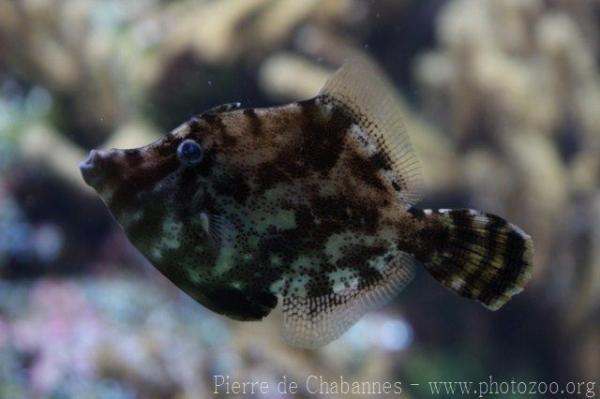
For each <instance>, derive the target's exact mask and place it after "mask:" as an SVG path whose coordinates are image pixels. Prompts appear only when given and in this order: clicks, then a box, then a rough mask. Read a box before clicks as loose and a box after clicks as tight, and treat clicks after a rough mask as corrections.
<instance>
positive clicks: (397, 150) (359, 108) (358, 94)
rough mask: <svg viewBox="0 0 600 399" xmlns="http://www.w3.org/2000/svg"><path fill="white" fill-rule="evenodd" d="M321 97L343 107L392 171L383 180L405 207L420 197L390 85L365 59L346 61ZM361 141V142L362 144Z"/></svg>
mask: <svg viewBox="0 0 600 399" xmlns="http://www.w3.org/2000/svg"><path fill="white" fill-rule="evenodd" d="M319 94H320V95H322V96H328V97H330V98H333V99H334V100H337V101H338V102H340V103H341V104H343V105H344V106H345V107H346V108H348V109H349V111H350V112H351V113H352V114H353V117H354V118H355V120H356V122H357V124H358V126H359V127H360V128H361V130H362V131H363V132H364V133H365V134H366V138H364V139H366V140H368V141H369V145H370V146H371V147H374V148H375V149H376V150H377V151H378V154H377V155H378V156H379V155H380V156H381V157H383V160H384V161H385V164H386V165H389V166H390V167H391V170H389V171H385V172H383V173H384V177H385V178H386V180H388V181H389V182H390V184H391V185H392V186H393V188H394V189H395V190H396V192H397V193H398V199H399V200H400V202H401V203H402V204H403V205H404V206H405V207H406V208H408V207H410V206H411V205H414V204H415V203H416V202H417V201H418V200H419V199H420V196H421V191H422V189H421V188H422V182H421V172H420V167H419V162H418V160H417V158H416V156H415V153H414V150H413V148H412V145H411V143H410V140H409V137H408V134H407V132H406V128H405V127H404V123H403V121H402V118H401V111H402V107H401V106H400V102H399V100H398V98H397V96H396V93H395V92H394V89H393V85H392V83H391V82H389V81H388V80H387V78H386V77H385V75H384V74H383V72H382V71H381V70H380V69H379V68H378V67H377V66H375V65H373V64H372V63H371V62H369V61H368V60H367V59H365V58H353V59H351V60H349V61H346V62H345V63H344V64H343V65H342V67H341V68H340V69H338V70H337V71H336V72H335V73H334V74H333V76H332V77H331V78H330V79H329V80H328V81H327V82H326V83H325V85H324V86H323V88H322V89H321V91H320V92H319ZM362 139H363V138H361V140H362Z"/></svg>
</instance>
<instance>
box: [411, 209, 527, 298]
mask: <svg viewBox="0 0 600 399" xmlns="http://www.w3.org/2000/svg"><path fill="white" fill-rule="evenodd" d="M413 214H414V213H413ZM415 216H417V217H425V218H439V219H440V221H442V222H443V225H444V226H445V230H446V232H447V234H445V235H444V240H442V241H441V242H437V243H435V244H434V245H435V248H433V251H432V253H431V256H427V257H426V259H422V262H423V263H424V265H425V268H426V269H427V270H428V271H429V273H431V275H432V276H433V277H434V278H435V279H436V280H438V281H439V282H440V283H442V284H443V285H444V286H445V287H447V288H448V289H450V290H451V291H453V292H455V293H457V294H460V295H462V296H465V297H467V298H471V299H474V300H476V301H478V302H481V303H482V304H483V305H484V306H485V307H487V308H489V309H491V310H497V309H499V308H500V307H501V306H502V305H504V304H505V303H506V302H508V300H509V299H510V298H511V297H512V296H513V295H515V294H518V293H519V292H521V291H522V290H523V287H524V286H525V284H526V283H527V281H528V280H529V278H530V277H531V268H532V256H533V243H532V240H531V237H530V236H529V235H527V234H526V233H525V232H524V231H523V230H521V229H520V228H519V227H517V226H515V225H513V224H511V223H508V222H507V221H506V220H504V219H502V218H501V217H499V216H496V215H492V214H489V213H482V212H479V211H475V210H472V209H440V210H425V211H418V214H415Z"/></svg>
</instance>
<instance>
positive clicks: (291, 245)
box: [80, 58, 533, 348]
mask: <svg viewBox="0 0 600 399" xmlns="http://www.w3.org/2000/svg"><path fill="white" fill-rule="evenodd" d="M401 113H402V112H401V107H400V105H399V99H398V97H397V94H396V93H395V91H394V90H393V85H392V84H391V82H390V80H389V78H387V77H386V76H385V74H384V73H383V72H382V71H381V69H380V68H379V66H377V65H376V64H375V63H374V62H372V61H371V60H368V59H362V58H359V59H352V60H349V61H346V62H345V63H344V64H343V65H342V66H341V67H340V68H339V69H338V70H337V71H336V72H334V73H333V74H332V76H331V77H330V78H329V80H328V81H327V82H326V83H325V84H324V86H323V87H322V89H321V90H320V92H319V93H318V94H317V95H316V96H315V97H314V98H311V99H308V100H302V101H297V102H292V103H289V104H285V105H278V106H273V107H265V108H251V107H250V108H247V107H242V106H241V104H239V103H232V104H224V105H220V106H217V107H214V108H212V109H209V110H207V111H205V112H202V113H201V114H198V115H196V116H193V117H191V118H190V119H189V120H188V121H187V122H185V123H183V124H181V125H180V126H179V127H177V128H175V129H174V130H173V131H171V132H170V133H168V134H166V135H164V136H162V137H161V138H160V139H158V140H157V141H155V142H153V143H150V144H148V145H146V146H144V147H141V148H136V149H125V150H122V149H108V150H92V151H91V152H90V154H89V156H88V157H87V158H86V159H85V160H84V161H83V162H82V163H81V164H80V170H81V173H82V176H83V179H84V180H85V182H86V183H87V184H88V185H90V186H91V187H92V188H94V189H95V190H96V192H97V193H98V194H99V196H100V197H101V199H102V200H103V202H104V203H105V204H106V206H107V207H108V209H109V210H110V213H112V215H113V216H114V218H115V220H116V221H117V222H118V223H119V225H120V226H121V227H122V228H123V230H124V232H125V234H126V235H127V237H128V239H129V240H130V241H131V243H132V244H133V245H134V246H135V247H136V248H137V249H138V250H139V251H140V252H141V253H142V254H143V255H144V256H145V257H146V258H147V259H148V260H149V261H150V263H152V264H153V265H154V266H155V267H156V268H157V269H158V270H159V271H160V272H161V273H162V274H163V275H164V276H166V277H167V278H168V279H169V280H171V281H172V282H173V283H174V284H175V285H176V286H178V287H179V288H180V289H182V290H183V291H184V292H185V293H187V294H188V295H189V296H191V297H192V298H194V299H195V300H196V301H197V302H199V303H200V304H201V305H203V306H204V307H206V308H208V309H210V310H212V311H214V312H216V313H218V314H221V315H224V316H226V317H229V318H231V319H234V320H239V321H258V320H262V319H263V318H265V317H266V316H267V315H269V314H271V313H272V312H273V311H274V310H275V309H280V311H281V312H282V317H281V333H282V336H283V338H284V340H285V341H286V342H287V343H289V344H290V345H292V346H297V347H302V348H318V347H320V346H322V345H325V344H328V343H329V342H331V341H333V340H335V339H337V338H338V337H340V336H341V335H342V334H343V333H344V332H345V331H347V330H348V329H349V328H350V327H351V326H352V325H353V324H355V323H356V322H357V321H358V320H359V319H360V318H361V317H362V316H363V315H364V314H365V313H367V312H369V311H371V310H373V309H376V308H378V307H381V306H383V305H384V304H385V303H387V302H388V301H390V300H391V299H392V298H394V297H395V296H396V295H397V294H398V293H399V292H400V291H402V289H403V288H404V287H405V286H406V285H407V284H408V283H409V282H410V281H411V279H412V278H413V276H414V274H415V270H416V268H417V267H424V268H425V269H426V270H427V271H428V272H429V273H430V274H431V275H432V276H433V278H434V279H435V280H437V282H439V283H441V285H442V286H444V287H446V288H447V289H449V290H450V291H452V292H454V293H456V294H458V295H460V296H463V297H466V298H469V299H471V300H474V301H476V302H479V303H481V304H482V305H483V306H485V307H486V308H488V309H491V310H497V309H499V308H500V307H501V306H503V305H504V304H505V303H506V302H507V301H509V299H510V298H511V297H512V296H513V295H515V294H517V293H519V292H521V291H522V290H523V288H524V286H525V285H526V283H527V282H528V281H529V279H530V277H531V273H532V257H533V243H532V239H531V237H530V236H529V235H528V234H526V233H525V232H524V231H523V230H522V229H520V228H519V227H517V226H515V225H513V224H511V223H509V222H507V221H506V220H505V219H503V218H501V217H499V216H496V215H494V214H490V213H485V212H481V211H478V210H473V209H435V210H433V209H421V208H419V207H417V203H418V201H419V200H420V199H421V196H422V193H423V188H424V186H423V183H422V181H423V178H422V173H421V171H420V165H419V161H418V159H417V156H416V153H415V151H414V149H413V147H412V145H411V142H410V139H409V136H408V133H407V131H406V128H405V126H404V123H403V121H402V117H401Z"/></svg>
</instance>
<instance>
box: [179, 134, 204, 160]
mask: <svg viewBox="0 0 600 399" xmlns="http://www.w3.org/2000/svg"><path fill="white" fill-rule="evenodd" d="M202 155H203V154H202V147H200V144H198V143H197V142H195V141H194V140H189V139H188V140H184V141H182V142H181V144H179V147H177V157H178V158H179V160H180V161H181V162H183V163H184V164H187V165H191V164H195V163H198V162H200V161H201V160H202Z"/></svg>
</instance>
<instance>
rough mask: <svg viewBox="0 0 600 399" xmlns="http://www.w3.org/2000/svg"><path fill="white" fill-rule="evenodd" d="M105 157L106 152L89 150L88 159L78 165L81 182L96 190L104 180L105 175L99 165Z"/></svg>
mask: <svg viewBox="0 0 600 399" xmlns="http://www.w3.org/2000/svg"><path fill="white" fill-rule="evenodd" d="M107 156H108V151H104V150H91V151H90V153H89V155H88V157H87V158H86V159H84V160H83V161H81V163H80V164H79V171H80V172H81V176H82V177H83V181H85V182H86V184H87V185H89V186H91V187H93V188H95V189H96V190H97V189H98V188H99V187H100V185H102V184H103V182H104V180H105V179H106V173H104V171H103V168H102V167H101V163H102V161H103V160H104V159H106V158H107Z"/></svg>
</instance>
